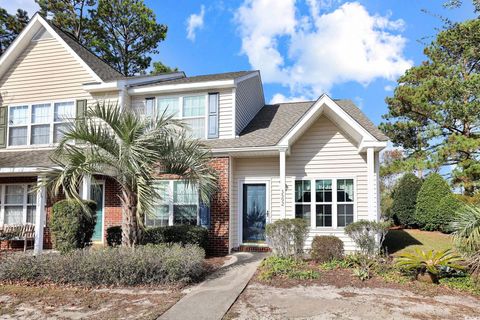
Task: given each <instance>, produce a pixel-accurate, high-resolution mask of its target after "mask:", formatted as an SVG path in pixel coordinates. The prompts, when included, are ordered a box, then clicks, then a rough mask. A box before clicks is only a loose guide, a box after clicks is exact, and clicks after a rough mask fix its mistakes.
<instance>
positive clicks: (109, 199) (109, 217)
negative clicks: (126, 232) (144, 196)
mask: <svg viewBox="0 0 480 320" xmlns="http://www.w3.org/2000/svg"><path fill="white" fill-rule="evenodd" d="M96 179H98V180H104V181H105V199H104V202H105V208H104V212H103V214H104V217H105V220H104V225H103V228H104V233H103V234H104V235H105V244H107V241H106V236H107V229H108V228H109V227H112V226H120V225H122V207H121V203H120V198H119V197H118V196H119V195H120V186H119V185H118V183H117V182H116V181H115V180H113V179H111V178H108V177H96Z"/></svg>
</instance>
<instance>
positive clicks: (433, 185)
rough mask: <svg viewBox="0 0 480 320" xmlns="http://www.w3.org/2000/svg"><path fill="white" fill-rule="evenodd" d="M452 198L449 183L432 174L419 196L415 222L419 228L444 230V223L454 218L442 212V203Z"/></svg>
mask: <svg viewBox="0 0 480 320" xmlns="http://www.w3.org/2000/svg"><path fill="white" fill-rule="evenodd" d="M451 196H452V191H451V190H450V186H449V185H448V183H447V181H445V179H443V178H442V176H441V175H439V174H438V173H432V174H430V175H429V176H428V177H427V179H425V182H424V183H423V185H422V187H421V188H420V191H419V192H418V196H417V207H416V210H415V220H416V221H417V223H418V225H419V227H420V228H422V229H423V230H429V231H437V230H442V228H443V226H444V223H445V222H446V221H450V219H451V218H452V217H451V216H447V215H446V213H444V212H442V211H441V210H442V208H441V207H440V203H441V202H442V199H443V198H445V197H451Z"/></svg>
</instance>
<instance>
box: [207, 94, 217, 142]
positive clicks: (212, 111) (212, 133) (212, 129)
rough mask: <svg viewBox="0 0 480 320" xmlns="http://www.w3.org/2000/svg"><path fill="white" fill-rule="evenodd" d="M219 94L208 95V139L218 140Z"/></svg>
mask: <svg viewBox="0 0 480 320" xmlns="http://www.w3.org/2000/svg"><path fill="white" fill-rule="evenodd" d="M218 98H219V94H218V93H209V94H208V138H218V102H219V101H218Z"/></svg>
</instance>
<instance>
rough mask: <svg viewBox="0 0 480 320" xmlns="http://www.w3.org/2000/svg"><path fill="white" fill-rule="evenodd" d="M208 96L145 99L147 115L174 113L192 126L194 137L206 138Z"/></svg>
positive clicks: (174, 115) (173, 114)
mask: <svg viewBox="0 0 480 320" xmlns="http://www.w3.org/2000/svg"><path fill="white" fill-rule="evenodd" d="M206 97H207V96H206V95H205V94H202V95H196V96H180V97H157V98H156V103H155V102H154V100H153V99H154V98H147V99H146V100H145V115H146V116H147V117H152V116H161V115H162V114H165V115H172V116H173V117H175V118H180V119H182V120H183V122H184V123H185V124H187V125H188V127H189V128H190V132H191V135H192V137H194V138H200V139H204V138H205V135H206V126H205V124H206V117H207V112H206V109H207V98H206Z"/></svg>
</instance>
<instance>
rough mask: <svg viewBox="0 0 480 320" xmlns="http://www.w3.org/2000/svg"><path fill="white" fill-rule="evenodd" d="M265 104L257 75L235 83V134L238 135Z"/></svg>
mask: <svg viewBox="0 0 480 320" xmlns="http://www.w3.org/2000/svg"><path fill="white" fill-rule="evenodd" d="M264 105H265V98H264V96H263V89H262V82H261V80H260V77H259V76H255V77H252V78H248V79H246V80H243V81H240V82H239V83H238V84H237V89H236V91H235V122H236V126H235V134H236V135H238V134H240V133H241V132H242V130H243V129H244V128H245V127H246V126H247V125H248V123H249V122H250V121H251V120H252V119H253V117H254V116H255V115H256V114H257V112H258V111H259V110H260V109H261V108H262V107H263V106H264Z"/></svg>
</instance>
